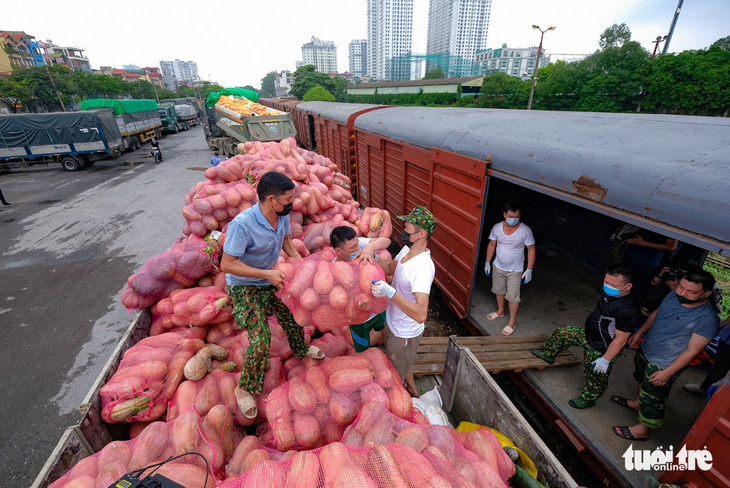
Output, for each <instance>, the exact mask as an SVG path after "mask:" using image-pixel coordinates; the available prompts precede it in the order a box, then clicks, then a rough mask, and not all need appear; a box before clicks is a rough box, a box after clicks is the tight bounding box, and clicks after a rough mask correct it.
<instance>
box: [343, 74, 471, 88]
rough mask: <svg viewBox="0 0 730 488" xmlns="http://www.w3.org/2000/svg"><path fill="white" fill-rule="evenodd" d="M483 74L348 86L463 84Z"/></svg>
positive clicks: (379, 86) (386, 86)
mask: <svg viewBox="0 0 730 488" xmlns="http://www.w3.org/2000/svg"><path fill="white" fill-rule="evenodd" d="M479 78H481V76H460V77H454V78H439V79H436V80H409V81H379V82H377V83H360V84H358V85H353V86H348V87H347V89H348V90H365V89H368V88H391V87H397V86H432V85H454V84H463V83H468V82H470V81H474V80H476V79H479Z"/></svg>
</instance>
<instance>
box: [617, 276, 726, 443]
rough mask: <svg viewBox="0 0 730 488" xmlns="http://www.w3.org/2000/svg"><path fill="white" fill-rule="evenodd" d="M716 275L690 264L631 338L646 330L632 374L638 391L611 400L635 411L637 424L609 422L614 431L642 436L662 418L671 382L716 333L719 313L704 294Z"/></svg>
mask: <svg viewBox="0 0 730 488" xmlns="http://www.w3.org/2000/svg"><path fill="white" fill-rule="evenodd" d="M714 287H715V278H714V277H713V276H712V275H711V274H710V273H708V272H707V271H704V270H702V269H694V270H690V271H688V272H687V274H686V275H685V276H684V277H683V278H682V279H681V280H680V282H679V284H678V285H677V289H676V290H675V291H672V292H670V293H669V294H668V295H667V296H666V297H665V298H664V301H663V302H662V304H661V305H660V306H659V308H658V309H657V310H655V311H654V312H653V313H652V314H651V315H649V317H648V318H647V319H646V322H644V325H642V326H641V327H640V328H639V330H637V331H636V332H635V333H634V334H633V335H632V336H631V337H630V338H629V346H631V347H636V346H637V345H638V343H639V339H640V338H641V336H642V335H643V334H646V337H645V338H644V341H643V342H642V343H641V347H640V348H639V350H638V351H636V356H635V358H634V368H635V369H634V379H635V380H636V382H637V383H639V386H640V390H639V396H638V397H637V398H636V400H633V401H631V400H628V399H626V398H623V397H620V396H612V397H611V400H613V401H614V402H616V403H618V404H619V405H622V406H624V407H628V408H631V409H633V410H636V411H637V412H639V422H640V423H639V424H636V425H634V426H631V427H626V426H616V427H613V431H614V433H615V434H616V435H617V436H619V437H622V438H624V439H628V440H645V439H647V438H648V437H649V430H650V429H658V428H660V427H662V425H663V423H664V405H665V403H666V399H667V397H668V396H669V392H670V390H671V388H672V385H673V384H674V382H675V381H676V380H677V378H678V377H679V375H680V374H681V373H682V372H683V371H684V370H685V369H686V368H687V366H688V365H689V363H690V362H691V361H692V359H694V357H695V356H696V355H697V354H698V353H700V351H702V349H704V348H705V346H706V345H707V344H709V343H710V341H711V340H712V338H713V337H715V336H716V335H717V331H718V327H719V324H720V318H719V317H718V316H717V312H716V310H715V308H714V307H713V306H712V304H711V303H710V302H709V301H708V298H709V297H710V295H711V294H712V292H713V288H714Z"/></svg>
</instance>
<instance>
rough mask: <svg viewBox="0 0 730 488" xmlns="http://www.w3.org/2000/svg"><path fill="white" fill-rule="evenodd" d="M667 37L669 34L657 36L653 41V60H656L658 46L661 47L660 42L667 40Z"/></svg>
mask: <svg viewBox="0 0 730 488" xmlns="http://www.w3.org/2000/svg"><path fill="white" fill-rule="evenodd" d="M667 37H668V36H664V37H662V36H656V41H651V42H653V43H654V52H653V53H651V60H652V61H654V57H655V56H656V50H657V48H659V43H660V42H664V41H666V40H667Z"/></svg>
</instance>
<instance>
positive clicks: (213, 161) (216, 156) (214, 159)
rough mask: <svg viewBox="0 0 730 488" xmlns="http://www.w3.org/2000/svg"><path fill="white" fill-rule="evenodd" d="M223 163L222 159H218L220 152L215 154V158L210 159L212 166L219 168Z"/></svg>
mask: <svg viewBox="0 0 730 488" xmlns="http://www.w3.org/2000/svg"><path fill="white" fill-rule="evenodd" d="M221 161H223V160H222V159H221V158H219V157H218V151H216V152H214V153H213V157H212V158H210V165H211V166H218V163H220V162H221Z"/></svg>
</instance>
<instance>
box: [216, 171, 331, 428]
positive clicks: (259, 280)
mask: <svg viewBox="0 0 730 488" xmlns="http://www.w3.org/2000/svg"><path fill="white" fill-rule="evenodd" d="M256 192H257V193H258V197H259V203H258V204H256V205H254V206H253V207H250V208H248V209H246V210H244V211H243V212H241V213H240V214H238V215H237V216H236V217H235V218H234V219H233V220H232V221H231V223H230V224H228V231H227V233H226V242H225V244H223V255H222V257H221V265H220V267H221V270H223V271H224V272H225V273H226V283H227V284H228V293H229V295H231V298H232V299H233V316H234V317H235V319H236V325H237V326H238V328H239V329H245V330H247V331H248V340H249V346H248V350H247V351H246V359H245V361H244V364H243V371H242V372H241V378H240V380H239V385H238V386H239V387H238V388H236V390H235V393H236V399H237V400H238V406H239V408H240V409H241V413H243V415H244V416H246V417H247V418H249V419H253V418H256V414H257V409H256V400H255V399H254V397H253V395H254V394H256V395H258V394H261V392H262V391H263V386H264V375H265V374H266V370H267V369H268V365H269V345H270V343H271V333H270V331H269V324H268V318H269V316H271V315H275V316H276V319H277V321H278V322H279V325H281V327H282V328H283V329H284V331H285V332H286V338H287V340H288V341H289V346H290V347H291V350H292V352H293V353H294V355H295V356H296V357H298V358H300V359H301V358H303V357H304V356H309V357H312V358H315V359H322V358H323V357H324V354H322V351H320V350H319V349H318V348H317V347H315V346H310V345H309V344H307V342H306V341H305V340H304V329H302V328H301V327H300V326H298V325H297V324H296V322H295V321H294V317H293V316H292V314H291V312H290V311H289V309H288V308H287V307H286V305H284V303H283V302H282V301H281V300H280V299H279V298H277V297H276V295H275V293H276V291H277V289H279V288H281V287H282V286H283V284H284V279H285V278H286V277H285V276H284V273H282V272H281V271H278V270H275V269H273V267H274V265H275V264H276V261H277V259H278V258H279V253H280V252H281V251H282V249H283V250H284V252H285V253H286V254H287V255H289V256H292V257H297V258H301V256H300V255H299V253H298V252H297V250H296V249H295V248H294V244H293V243H292V241H291V239H290V238H289V230H290V223H289V212H291V209H292V200H293V198H294V183H293V182H292V181H291V180H290V179H289V178H287V177H286V176H284V175H283V174H281V173H277V172H275V171H272V172H269V173H266V174H264V175H263V176H262V178H261V180H260V181H259V184H258V186H257V187H256Z"/></svg>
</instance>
